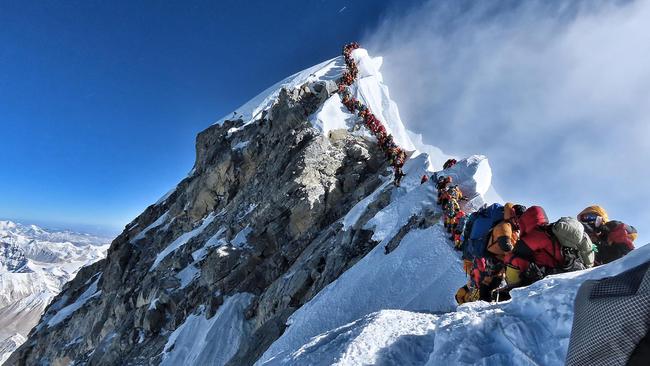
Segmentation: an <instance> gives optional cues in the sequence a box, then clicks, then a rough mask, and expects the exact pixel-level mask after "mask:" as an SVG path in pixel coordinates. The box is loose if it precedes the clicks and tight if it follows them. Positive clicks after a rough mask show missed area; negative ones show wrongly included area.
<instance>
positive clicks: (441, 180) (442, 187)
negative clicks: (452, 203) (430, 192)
mask: <svg viewBox="0 0 650 366" xmlns="http://www.w3.org/2000/svg"><path fill="white" fill-rule="evenodd" d="M452 181H453V179H452V178H451V177H445V176H444V175H441V176H438V180H437V182H436V188H437V189H438V204H439V205H440V206H442V207H444V205H445V204H446V202H443V195H444V193H445V191H446V190H447V185H448V184H451V182H452Z"/></svg>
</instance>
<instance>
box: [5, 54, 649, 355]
mask: <svg viewBox="0 0 650 366" xmlns="http://www.w3.org/2000/svg"><path fill="white" fill-rule="evenodd" d="M352 57H353V58H354V60H355V62H356V64H357V65H358V67H359V71H358V72H359V75H358V78H357V79H356V81H355V82H354V83H353V84H352V85H350V89H349V90H350V93H351V94H352V95H353V96H354V97H355V98H356V99H357V100H359V101H361V102H362V103H363V104H364V105H366V106H367V107H368V108H369V109H370V110H371V111H372V113H374V115H375V116H377V118H378V119H379V120H380V121H381V122H382V123H383V124H384V126H385V128H386V130H387V132H388V133H390V134H391V135H392V136H393V138H394V140H395V142H396V143H397V144H398V145H399V146H400V147H401V148H403V149H405V150H406V151H408V152H409V154H410V158H409V159H408V160H407V162H406V164H405V165H404V173H405V174H406V176H405V177H404V179H403V180H402V182H401V186H400V187H395V186H394V185H393V184H392V182H393V179H392V170H391V169H390V166H389V163H388V162H387V161H386V160H385V157H384V153H383V152H382V151H381V150H380V148H379V146H378V144H377V140H376V139H375V137H374V136H372V135H371V134H370V133H369V132H368V130H366V129H365V127H364V126H363V125H362V124H361V123H360V121H359V118H358V117H356V116H355V115H354V114H351V113H350V112H349V111H348V109H347V108H346V107H345V106H344V105H343V103H342V101H341V98H340V97H339V95H338V94H337V84H336V80H338V79H339V78H340V77H341V75H342V74H343V73H344V72H345V69H346V64H345V60H344V58H343V57H337V58H334V59H332V60H329V61H326V62H324V63H321V64H319V65H316V66H314V67H312V68H309V69H307V70H304V71H302V72H299V73H297V74H294V75H292V76H290V77H288V78H286V79H285V80H283V81H281V82H279V83H277V84H276V85H274V86H272V87H271V88H269V89H267V90H266V91H264V92H263V93H261V94H260V95H258V96H257V97H255V98H254V99H252V100H251V101H249V102H248V103H246V104H245V105H244V106H242V107H240V108H239V109H237V110H236V111H234V112H233V113H232V114H231V115H229V116H227V117H225V118H223V119H221V120H219V121H217V122H216V123H214V124H213V125H212V126H210V127H208V128H207V129H206V130H205V131H203V132H201V133H200V134H199V135H198V137H197V140H196V162H195V164H194V167H193V169H192V170H191V172H190V173H189V175H188V176H187V177H186V178H185V179H183V180H182V181H181V182H180V183H179V184H178V185H177V186H176V187H175V188H174V189H173V190H172V191H171V192H170V193H168V194H167V195H165V196H164V197H162V198H161V199H160V200H159V201H158V202H156V203H155V204H153V205H151V206H149V207H148V208H147V209H146V210H145V211H144V212H143V213H142V214H141V215H140V216H138V217H137V218H136V219H135V220H134V221H133V222H131V223H130V224H129V225H127V227H126V228H125V230H124V232H122V233H121V234H120V235H119V236H118V237H117V238H116V239H115V240H114V241H113V243H112V244H111V246H110V249H109V251H108V256H107V258H106V260H103V261H100V262H97V263H95V264H93V265H90V266H88V267H85V268H83V269H82V270H81V271H80V272H79V274H78V275H77V276H76V278H75V279H74V280H73V281H71V282H70V283H68V284H67V285H66V287H65V289H64V290H63V291H62V292H61V294H59V295H58V296H57V297H56V298H55V299H54V301H53V302H52V303H51V304H50V305H49V306H48V308H47V309H46V310H45V313H44V315H43V317H42V318H41V320H40V323H39V325H38V326H37V327H36V328H34V330H32V332H31V333H30V334H29V338H28V340H27V341H26V342H25V344H24V345H23V346H22V347H21V348H20V349H19V350H18V351H16V352H15V353H14V354H13V355H12V356H11V358H10V359H9V361H8V364H11V365H13V364H28V365H31V364H52V365H59V364H66V365H67V364H75V365H85V364H92V365H115V364H128V365H150V364H165V365H180V364H187V365H191V364H194V365H251V364H254V363H257V364H300V365H304V364H334V363H342V364H346V363H348V364H349V363H358V362H362V361H363V360H366V361H367V362H370V363H372V360H375V363H381V362H382V361H384V362H389V361H390V362H398V363H400V362H401V364H409V363H410V364H413V363H418V362H420V363H426V360H427V359H428V358H429V355H430V354H431V353H434V352H436V351H437V350H439V349H438V348H439V346H438V342H439V339H438V337H442V335H440V334H441V333H436V332H437V329H438V328H440V329H443V330H444V333H442V334H443V335H444V334H449V335H450V336H449V337H450V338H448V339H452V338H453V337H455V336H456V335H457V334H456V333H454V330H455V329H456V328H454V326H453V325H454V324H455V325H457V326H460V325H463V324H464V325H467V329H468V331H467V332H465V333H463V334H469V336H472V335H475V334H477V333H471V331H472V330H473V331H475V332H478V331H480V329H479V328H480V326H475V327H472V325H470V324H467V323H472V322H475V321H477V319H478V320H480V319H482V318H481V316H483V315H484V314H486V313H487V312H503V313H504V314H508V312H509V311H516V310H518V309H519V308H518V307H514V306H512V307H511V308H512V309H507V308H506V307H505V306H503V305H499V306H496V307H489V306H487V305H476V304H473V305H471V306H463V307H461V309H464V310H462V311H459V312H454V311H455V310H456V305H455V302H454V298H453V293H454V292H455V290H456V289H457V288H458V287H459V286H462V285H463V283H464V282H465V274H464V273H463V271H462V265H461V259H460V257H459V255H458V254H457V253H456V252H455V251H454V250H453V248H452V245H451V243H449V242H448V240H447V239H446V238H445V236H446V233H445V232H444V229H443V228H442V225H441V224H440V217H441V211H440V208H439V207H438V206H437V205H436V191H435V187H434V185H433V184H423V185H421V184H420V177H421V176H422V175H423V174H431V173H432V172H433V171H434V167H440V166H442V164H443V162H444V161H445V160H446V159H447V158H448V156H446V155H444V154H443V153H442V152H440V151H439V150H438V149H436V148H434V147H430V146H424V145H422V144H421V143H420V141H421V139H419V138H417V136H415V135H414V134H412V133H410V132H409V131H408V130H407V129H406V128H405V126H404V124H403V123H402V121H401V119H400V116H399V111H398V108H397V105H396V104H395V103H394V102H393V101H392V100H391V99H390V95H389V91H388V88H387V87H386V85H384V84H383V80H382V77H381V73H380V72H379V69H380V67H381V58H373V57H370V56H369V55H368V53H367V52H366V51H365V50H363V49H357V50H355V51H353V52H352ZM446 174H447V175H450V176H452V177H453V178H454V182H457V183H458V184H459V186H460V188H461V189H462V191H463V193H464V194H465V196H467V197H468V198H469V200H468V201H467V203H466V205H467V207H468V208H476V207H480V206H482V205H483V204H484V203H485V202H490V201H493V200H499V198H498V195H497V194H496V193H495V192H494V190H493V189H491V169H490V167H489V164H488V161H487V159H486V158H485V157H484V156H471V157H469V158H466V159H462V160H460V161H459V162H458V163H457V164H456V165H455V166H454V167H452V168H450V169H448V170H447V171H446ZM385 247H390V248H392V249H393V250H392V252H391V253H390V254H388V255H386V254H384V248H385ZM639 252H641V251H639ZM643 253H645V252H643ZM643 253H641V254H643ZM638 257H639V256H638V255H637V256H630V258H626V260H627V261H634V260H635V258H638ZM552 281H559V282H562V281H563V280H562V279H557V280H555V279H553V280H552ZM567 281H569V280H567ZM553 283H555V282H553ZM576 283H577V284H579V281H573V282H571V286H569V285H567V286H565V287H561V286H560V288H561V289H562V291H565V292H567V293H568V295H565V296H564V297H562V300H561V301H560V302H561V303H562V304H564V303H569V302H570V301H572V298H571V296H572V295H574V294H575V284H576ZM539 286H543V285H539ZM526 291H527V290H519V292H517V293H515V294H514V295H513V296H514V297H515V299H516V298H517V296H518V295H517V294H520V295H519V297H526V296H527V295H528V292H526ZM571 291H573V292H571ZM549 293H550V292H549ZM553 298H555V297H553ZM531 299H536V298H534V297H531ZM522 303H526V302H522ZM528 303H530V302H528ZM472 306H473V307H472ZM480 306H484V308H480ZM386 309H398V310H386ZM513 309H514V310H513ZM567 309H568V308H563V307H560V310H561V311H564V312H561V313H560V315H561V316H563V317H564V318H563V319H564V320H565V321H567V319H566V318H567V317H570V310H567ZM535 311H537V314H538V315H539V313H542V315H539V316H538V318H537V319H532V320H530V321H528V322H527V321H526V320H527V319H526V318H525V317H523V316H522V318H521V319H519V320H520V321H519V322H518V323H517V324H518V328H517V329H519V330H520V332H525V331H526V329H538V328H537V326H538V325H539V324H540V323H542V322H544V321H545V320H546V318H544V316H546V315H548V314H546V313H547V312H549V311H552V309H548V308H545V307H537V308H535ZM443 313H449V314H451V315H448V316H447V317H442V316H440V315H435V314H443ZM504 316H506V315H504ZM549 316H550V315H549ZM450 324H452V325H450ZM445 326H446V327H447V328H444V327H445ZM568 326H569V327H570V323H569V325H568ZM528 327H529V328H528ZM508 329H509V328H506V330H508ZM565 330H566V329H565V328H561V329H560V331H559V333H560V336H561V337H560V338H558V339H557V340H549V341H548V342H547V343H545V346H547V347H548V348H549V349H550V350H552V351H553V352H554V353H552V355H551V356H548V357H547V356H543V355H537V354H533V355H532V356H531V357H532V358H533V359H538V358H536V357H538V356H539V357H542V356H543V357H546V358H544V359H545V360H548V359H550V360H556V358H557V359H558V360H559V359H561V356H563V353H562V352H564V353H566V343H567V337H568V335H567V334H565V332H564V331H565ZM563 332H564V333H563ZM556 333H558V332H557V330H556V329H550V330H549V331H548V333H543V334H542V333H539V334H537V335H538V336H540V337H541V336H544V337H545V336H548V335H549V334H551V335H554V334H556ZM458 334H460V333H458ZM509 334H510V335H511V336H515V335H516V332H514V330H512V329H510V333H509ZM434 338H435V339H436V341H435V347H434V342H433V339H434ZM440 342H441V344H445V343H444V339H442V340H440ZM445 345H446V346H447V347H448V344H445ZM392 346H395V347H394V348H391V347H392ZM517 347H518V346H517V345H513V346H512V347H511V346H508V345H500V346H498V347H497V346H495V347H494V348H493V349H494V352H493V353H492V354H483V355H480V354H479V355H477V356H476V358H474V359H469V360H468V361H467V362H470V363H471V362H474V361H475V362H481V361H482V362H490V360H491V359H494V358H493V355H494V354H497V355H499V357H500V358H498V359H499V360H503V361H505V360H510V361H513V362H517V361H520V360H521V359H523V357H524V356H522V355H521V354H518V353H516V351H515V350H514V349H516V348H517ZM562 347H564V350H563V349H562ZM434 348H435V349H434ZM524 355H526V354H524ZM461 356H462V355H460V354H459V353H457V352H456V351H454V350H452V349H448V348H444V349H443V351H442V352H441V353H438V354H437V355H435V357H434V358H435V360H437V361H439V362H444V361H445V360H446V361H449V362H450V363H454V362H456V361H458V360H463V358H459V357H461ZM400 357H401V358H400ZM432 357H433V356H432ZM549 357H556V358H549ZM562 360H563V359H562ZM416 361H417V362H416ZM364 362H365V361H364ZM527 362H528V361H527Z"/></svg>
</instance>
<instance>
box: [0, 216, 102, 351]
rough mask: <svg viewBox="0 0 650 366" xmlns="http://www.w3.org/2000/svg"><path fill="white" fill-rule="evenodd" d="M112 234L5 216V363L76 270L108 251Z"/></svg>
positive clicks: (1, 262)
mask: <svg viewBox="0 0 650 366" xmlns="http://www.w3.org/2000/svg"><path fill="white" fill-rule="evenodd" d="M109 243H110V239H109V238H103V237H99V236H95V235H91V234H84V233H77V232H72V231H68V230H63V231H54V230H47V229H43V228H41V227H38V226H36V225H23V224H20V223H16V222H12V221H0V363H2V362H3V361H4V360H5V359H6V358H8V357H9V355H10V354H11V352H12V351H13V350H14V349H16V348H17V347H18V346H20V344H22V342H24V340H25V338H26V337H27V334H28V332H29V330H30V329H31V328H32V327H33V326H34V325H36V323H37V322H38V320H39V318H40V316H41V314H42V313H43V311H44V309H45V307H46V306H47V305H48V304H49V302H50V301H51V300H52V298H54V296H56V295H57V294H58V293H59V291H60V290H61V287H62V286H63V285H64V284H65V283H66V282H68V281H69V280H71V279H72V278H73V277H74V276H75V275H76V273H77V271H78V270H79V269H80V268H81V267H83V266H86V265H89V264H91V263H94V262H96V261H98V260H100V259H102V258H104V257H105V256H106V250H107V249H108V245H109Z"/></svg>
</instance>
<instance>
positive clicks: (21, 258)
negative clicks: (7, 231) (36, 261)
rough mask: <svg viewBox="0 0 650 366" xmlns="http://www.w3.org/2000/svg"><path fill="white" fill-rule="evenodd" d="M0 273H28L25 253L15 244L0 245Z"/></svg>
mask: <svg viewBox="0 0 650 366" xmlns="http://www.w3.org/2000/svg"><path fill="white" fill-rule="evenodd" d="M0 271H6V272H13V273H21V272H29V271H30V270H29V268H27V257H25V252H24V251H23V250H22V249H21V248H20V247H19V246H17V245H15V244H10V243H0Z"/></svg>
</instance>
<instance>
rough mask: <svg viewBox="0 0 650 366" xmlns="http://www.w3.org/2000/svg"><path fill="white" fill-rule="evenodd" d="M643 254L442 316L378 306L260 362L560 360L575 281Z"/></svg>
mask: <svg viewBox="0 0 650 366" xmlns="http://www.w3.org/2000/svg"><path fill="white" fill-rule="evenodd" d="M649 260H650V247H648V246H643V247H641V248H639V249H637V250H635V251H633V252H632V253H630V254H629V255H628V256H626V257H624V258H621V259H620V260H618V261H615V262H612V263H610V264H608V265H605V266H601V267H597V268H594V269H591V270H586V271H579V272H572V273H565V274H560V275H555V276H550V277H547V278H545V279H543V280H541V281H539V282H537V283H535V284H533V285H531V286H528V287H525V288H520V289H516V290H513V291H512V300H511V301H508V302H505V303H498V304H489V303H486V302H482V301H481V302H476V303H470V304H466V305H462V306H459V307H458V309H457V310H456V311H454V312H449V313H446V314H439V315H436V314H432V313H426V312H411V311H404V310H380V311H377V312H374V313H370V314H367V315H365V316H363V317H360V318H359V319H358V320H356V321H353V322H350V323H347V324H344V325H342V326H340V327H336V328H333V329H332V330H328V331H326V332H323V333H321V334H319V335H317V336H314V337H312V338H310V339H308V340H307V341H305V342H304V343H303V344H300V345H299V344H296V345H295V346H292V347H287V348H284V349H283V350H282V351H281V352H279V353H278V354H277V355H275V357H273V358H270V359H268V360H267V362H266V363H264V364H268V365H277V364H282V365H306V364H309V365H362V364H364V365H365V364H377V365H563V364H564V360H565V357H566V352H567V348H568V344H569V336H570V334H571V325H572V321H573V302H574V299H575V295H576V293H577V291H578V288H579V287H580V284H581V283H582V282H584V281H585V280H587V279H600V278H604V277H608V276H613V275H616V274H618V273H621V272H623V271H625V270H627V269H629V268H632V267H635V266H637V265H639V264H641V263H645V262H647V261H649ZM390 296H391V297H392V295H390ZM386 308H390V306H388V307H386ZM339 310H341V311H345V309H339ZM320 316H321V317H326V316H324V314H320ZM292 327H293V325H292Z"/></svg>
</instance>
